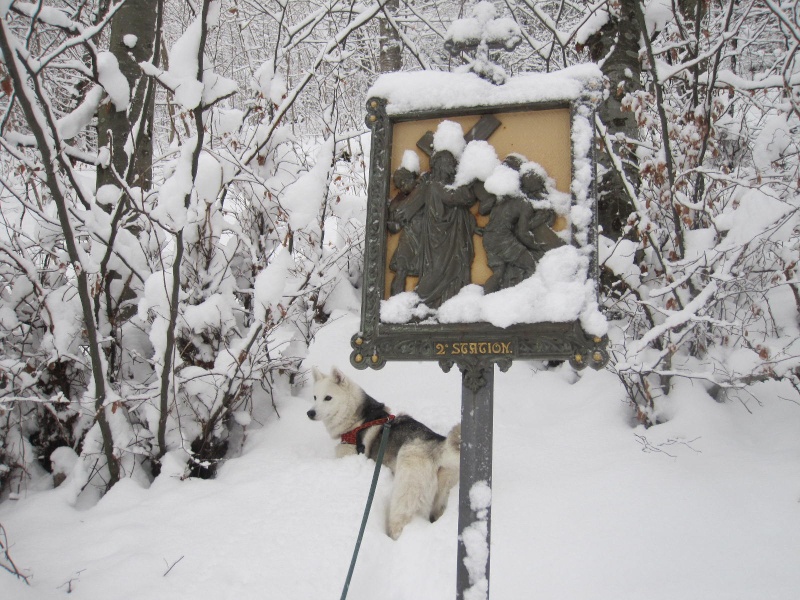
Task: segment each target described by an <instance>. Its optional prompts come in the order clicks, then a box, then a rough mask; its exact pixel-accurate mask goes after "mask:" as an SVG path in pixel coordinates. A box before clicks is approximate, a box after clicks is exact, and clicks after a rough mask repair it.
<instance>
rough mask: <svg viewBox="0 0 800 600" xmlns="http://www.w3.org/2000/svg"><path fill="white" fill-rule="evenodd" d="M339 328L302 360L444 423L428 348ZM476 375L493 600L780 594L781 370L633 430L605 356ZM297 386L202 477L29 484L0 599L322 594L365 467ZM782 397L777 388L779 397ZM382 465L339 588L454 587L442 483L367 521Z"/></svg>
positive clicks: (357, 502)
mask: <svg viewBox="0 0 800 600" xmlns="http://www.w3.org/2000/svg"><path fill="white" fill-rule="evenodd" d="M357 327H358V323H357V319H356V318H355V317H353V316H349V315H346V316H340V318H338V319H337V320H336V321H334V322H333V323H332V324H331V325H329V326H328V327H326V328H325V329H324V330H323V331H322V332H321V333H320V334H319V335H318V338H317V342H316V344H315V345H314V347H313V348H312V351H311V355H310V358H309V365H310V364H317V365H318V366H320V367H321V368H323V369H327V368H329V367H330V366H331V365H333V364H336V365H338V366H340V367H342V368H343V369H344V370H345V371H346V372H347V373H348V374H349V375H351V376H352V377H354V378H355V379H356V381H358V382H359V383H361V385H362V386H363V387H365V388H366V389H367V391H369V392H370V393H371V394H372V395H374V396H376V397H378V398H379V399H381V400H383V401H385V402H387V403H388V404H389V405H390V406H391V407H392V408H393V409H394V410H395V411H404V412H408V413H410V414H412V415H414V416H416V417H418V418H419V419H420V420H423V421H424V422H426V423H428V424H429V425H430V426H431V427H433V428H434V429H436V430H438V431H440V432H446V431H447V430H449V428H450V427H451V426H452V425H453V424H454V423H455V422H456V421H457V420H458V418H459V404H460V376H459V374H458V373H457V372H452V373H449V374H444V373H442V372H441V371H440V370H439V368H438V366H437V365H436V364H435V363H405V364H404V363H393V364H390V365H388V366H387V367H386V368H384V369H383V370H382V371H377V372H363V373H362V372H356V371H354V370H352V369H351V368H350V367H349V364H348V356H349V340H350V336H351V334H352V333H353V331H355V330H356V329H357ZM535 366H537V364H534V363H521V362H520V363H515V364H514V366H513V367H512V369H511V370H510V371H509V372H508V373H504V374H498V375H497V376H496V378H495V386H496V388H495V417H494V419H495V434H494V436H495V437H494V442H495V445H494V448H495V450H494V486H493V506H492V517H493V520H492V564H491V598H492V599H493V600H500V599H518V598H537V599H542V600H547V599H554V600H562V599H573V598H574V599H581V600H589V599H603V600H622V599H627V598H631V599H633V598H636V599H637V600H639V599H644V600H658V599H665V600H667V599H668V600H691V599H694V598H697V599H702V600H719V599H741V600H755V599H769V600H784V599H785V600H794V599H796V598H798V597H800V406H798V405H797V404H795V403H792V402H790V401H787V400H783V399H782V396H784V394H782V390H781V388H780V387H779V386H777V385H774V384H770V385H764V386H762V388H761V389H760V390H759V392H760V400H761V404H759V403H758V402H756V401H755V400H754V399H753V398H749V399H748V398H746V397H742V398H741V399H740V400H741V401H739V400H730V401H728V402H726V403H717V402H715V401H714V400H712V399H711V398H710V397H708V396H707V395H705V393H704V392H703V390H702V388H701V387H700V386H698V385H695V386H693V385H692V384H691V382H685V383H680V384H679V385H678V386H677V389H676V391H675V393H674V394H673V397H672V398H671V399H670V402H671V407H670V409H671V411H670V412H671V414H672V418H671V420H670V421H668V422H667V423H665V424H663V425H658V426H655V427H652V428H651V429H649V430H645V429H643V428H642V427H641V426H635V424H633V423H632V422H631V420H630V414H631V413H630V410H629V409H628V407H627V406H626V405H625V403H624V401H623V399H624V395H623V392H622V390H621V388H620V386H619V383H618V382H617V380H616V379H615V377H614V376H613V375H611V374H610V373H608V372H592V371H587V372H583V373H581V374H579V375H576V374H574V373H573V372H572V371H571V370H570V369H569V368H568V367H562V368H558V369H555V370H550V371H545V370H540V371H538V372H537V371H536V370H535V368H534V367H535ZM309 394H310V391H309V390H308V389H305V390H303V391H302V393H301V394H300V397H284V398H279V399H278V409H279V412H280V418H278V417H277V416H276V415H275V414H274V413H273V414H271V415H270V416H269V417H268V418H267V419H265V422H264V423H263V427H261V428H259V429H255V428H254V427H251V430H250V432H249V435H248V438H247V441H246V444H245V448H244V452H243V455H242V456H241V457H240V458H236V459H234V460H231V461H229V462H228V463H227V464H226V465H224V466H223V467H222V468H221V470H220V472H219V475H218V477H217V478H216V479H214V480H209V481H201V480H186V481H181V480H179V479H177V478H171V477H169V476H162V477H160V478H159V479H157V480H156V481H155V482H154V483H153V485H152V486H151V487H150V488H149V489H144V488H142V487H140V485H139V484H138V483H135V482H133V481H131V480H126V481H122V482H121V483H119V484H118V485H117V486H116V487H114V489H112V491H111V492H110V493H109V494H108V495H107V496H106V497H104V498H103V499H102V500H101V501H100V502H99V503H98V504H97V505H96V506H94V507H92V508H89V509H86V510H77V509H75V508H73V507H71V506H70V505H69V504H68V503H67V501H66V493H65V492H64V491H63V490H62V489H61V488H57V489H54V490H44V491H29V492H28V493H27V494H26V495H25V496H24V497H23V498H21V499H20V500H17V501H7V502H5V503H4V504H2V505H0V523H1V524H2V525H3V526H4V527H5V529H6V531H7V533H8V536H9V541H10V542H11V544H12V545H11V555H12V557H13V558H14V560H15V562H16V564H17V566H18V567H20V568H21V569H24V570H25V572H26V573H29V574H30V575H31V579H30V582H31V585H30V587H28V586H26V585H24V584H23V583H22V582H20V581H19V580H17V579H15V578H14V577H12V576H11V575H9V574H8V573H6V572H5V571H0V598H3V599H4V600H5V599H9V600H12V599H13V600H17V599H19V600H30V599H49V598H62V597H64V596H65V595H66V594H68V593H69V594H70V597H71V598H75V599H80V600H117V599H119V600H134V599H141V600H159V599H170V600H180V599H184V598H185V599H187V600H189V599H191V600H198V599H213V600H222V599H227V598H230V599H237V600H248V599H251V598H252V599H256V598H258V599H264V598H267V599H273V598H274V599H281V600H311V599H313V600H324V599H327V598H331V599H338V598H339V597H340V594H341V589H342V584H343V582H344V578H345V575H346V573H347V567H348V564H349V560H350V556H351V553H352V550H353V544H354V542H355V538H356V534H357V532H358V527H359V523H360V519H361V514H362V510H363V506H364V502H365V500H366V495H367V491H368V488H369V483H370V479H371V476H372V470H373V463H371V462H369V461H368V460H366V459H365V458H364V457H363V456H352V457H348V458H345V459H341V460H336V459H334V458H333V454H334V444H335V442H334V441H333V440H331V439H329V438H328V437H327V435H326V433H325V431H324V428H323V427H322V426H321V425H320V424H319V423H314V422H311V421H310V420H309V419H308V418H307V417H306V415H305V412H306V410H308V408H309V406H310V402H309V399H308V398H309ZM787 395H788V394H787ZM390 484H391V475H390V474H389V473H386V472H384V473H382V475H381V481H380V484H379V486H378V492H377V494H376V499H375V504H374V506H373V513H372V517H371V519H370V522H369V524H368V526H367V531H366V534H365V538H364V542H363V544H362V550H361V556H360V559H359V563H358V566H357V567H356V571H355V575H354V578H353V584H352V586H351V590H350V594H349V596H348V597H349V598H350V599H351V600H367V599H369V600H375V599H381V600H410V599H414V600H417V599H431V600H433V599H436V600H439V599H448V598H455V567H456V564H455V561H456V556H455V555H456V536H457V531H456V529H457V504H458V498H457V490H454V491H453V493H452V494H451V497H450V505H449V507H448V510H447V512H446V513H445V515H444V517H443V518H442V519H441V520H440V521H438V522H437V523H435V524H432V525H431V524H429V523H428V522H427V521H425V520H423V519H422V518H419V519H417V520H416V521H414V522H412V523H411V524H410V525H409V526H408V527H407V528H406V529H405V531H404V532H403V534H402V536H401V538H400V539H399V540H398V541H397V542H393V541H392V540H391V539H389V538H388V537H387V536H386V535H385V534H384V531H383V516H384V514H385V509H386V503H387V499H388V491H389V488H390Z"/></svg>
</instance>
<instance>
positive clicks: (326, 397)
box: [323, 396, 331, 402]
mask: <svg viewBox="0 0 800 600" xmlns="http://www.w3.org/2000/svg"><path fill="white" fill-rule="evenodd" d="M330 399H331V397H330V396H325V398H323V400H325V402H327V401H328V400H330Z"/></svg>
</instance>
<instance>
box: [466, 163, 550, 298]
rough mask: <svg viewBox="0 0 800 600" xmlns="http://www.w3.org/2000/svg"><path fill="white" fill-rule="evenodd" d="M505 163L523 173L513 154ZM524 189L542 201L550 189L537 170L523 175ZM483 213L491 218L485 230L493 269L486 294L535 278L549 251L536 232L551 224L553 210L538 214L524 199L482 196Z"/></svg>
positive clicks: (485, 239) (485, 245)
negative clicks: (533, 276) (536, 236)
mask: <svg viewBox="0 0 800 600" xmlns="http://www.w3.org/2000/svg"><path fill="white" fill-rule="evenodd" d="M504 163H505V164H506V165H507V166H509V167H511V168H513V169H514V170H519V168H520V166H521V165H522V160H520V157H517V156H513V155H512V156H509V157H508V158H507V159H506V160H505V161H504ZM521 187H522V190H523V192H525V194H526V195H527V196H529V197H530V198H531V199H540V198H541V197H542V195H543V194H544V192H545V189H546V188H545V181H544V178H543V177H542V176H541V175H540V174H539V173H536V172H535V171H528V172H526V173H525V174H524V175H523V180H522V181H521ZM479 212H480V214H482V215H487V214H489V215H490V217H489V223H488V224H487V225H486V227H485V228H484V231H483V246H484V248H485V249H486V255H487V260H488V263H489V268H491V269H492V276H491V277H490V278H489V279H488V280H487V281H486V283H485V284H484V286H483V288H484V291H485V293H487V294H490V293H492V292H496V291H497V290H500V289H503V288H507V287H511V286H513V285H516V284H517V283H519V282H520V281H522V280H523V279H526V278H528V277H530V276H531V275H533V273H534V272H535V271H536V265H537V264H538V262H539V260H540V259H541V258H542V256H543V255H544V253H545V251H546V248H545V247H544V245H543V244H541V243H540V242H539V241H538V240H537V239H536V238H535V236H534V234H533V230H534V229H536V228H537V227H539V226H540V225H542V224H546V225H548V226H549V225H551V224H552V220H553V217H554V214H553V213H552V211H537V210H536V209H534V207H533V205H532V204H531V202H530V200H529V199H528V198H525V197H523V196H494V195H491V194H481V205H480V210H479Z"/></svg>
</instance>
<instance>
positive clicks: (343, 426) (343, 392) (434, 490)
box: [308, 367, 461, 540]
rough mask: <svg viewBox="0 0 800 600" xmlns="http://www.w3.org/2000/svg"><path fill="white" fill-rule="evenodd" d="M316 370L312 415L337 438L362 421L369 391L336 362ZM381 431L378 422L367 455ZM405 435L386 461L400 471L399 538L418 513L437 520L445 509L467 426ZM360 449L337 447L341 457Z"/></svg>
mask: <svg viewBox="0 0 800 600" xmlns="http://www.w3.org/2000/svg"><path fill="white" fill-rule="evenodd" d="M312 375H313V378H314V406H313V408H312V409H311V410H310V411H308V416H309V417H310V418H311V419H312V420H315V421H316V420H319V421H322V423H323V424H324V425H325V428H326V429H327V430H328V433H329V434H330V436H331V437H332V438H334V439H338V438H340V437H341V435H342V434H344V433H347V432H348V431H351V430H353V429H355V428H356V427H357V426H359V425H361V424H362V422H361V418H360V414H361V408H362V406H363V404H364V402H365V401H366V398H367V396H366V394H365V393H364V391H363V390H362V389H361V388H360V387H359V386H358V385H357V384H356V383H355V382H353V381H351V380H350V379H348V378H347V377H346V376H345V375H344V374H343V373H342V372H341V371H340V370H339V369H337V368H335V367H334V368H333V370H332V371H331V374H330V375H324V374H323V373H321V372H320V371H319V370H318V369H317V368H316V367H314V368H313V369H312ZM387 410H388V407H387ZM380 432H381V427H377V426H376V427H370V428H369V429H368V430H367V431H366V432H365V435H364V440H363V441H364V447H365V453H366V454H369V451H370V448H371V447H372V445H373V444H375V443H378V436H379V434H380ZM401 438H402V439H403V440H404V441H403V443H402V445H401V446H400V448H399V450H397V451H396V452H392V451H387V452H386V454H385V457H384V464H385V465H386V466H387V467H388V468H389V469H391V470H392V472H393V473H394V487H393V488H392V496H391V499H390V501H389V513H388V515H387V524H386V528H387V533H388V534H389V536H390V537H391V538H392V539H395V540H396V539H397V538H398V537H400V534H401V533H402V531H403V528H404V527H405V526H406V525H407V524H408V523H409V522H410V521H411V519H413V518H414V516H415V515H417V514H422V515H424V516H426V517H429V518H430V520H431V522H433V521H436V520H437V519H438V518H439V517H441V516H442V513H444V510H445V508H446V506H447V499H448V496H449V494H450V490H451V489H452V488H453V486H455V484H456V483H457V482H458V472H459V460H460V458H459V445H460V440H461V426H460V425H456V427H454V428H453V430H452V431H451V432H450V434H449V435H448V437H447V439H445V440H444V441H437V440H432V439H425V438H415V437H408V435H404V436H401ZM389 446H390V447H391V446H392V444H389ZM354 452H355V447H354V446H352V445H348V444H339V445H338V446H337V449H336V455H337V456H345V455H347V454H352V453H354Z"/></svg>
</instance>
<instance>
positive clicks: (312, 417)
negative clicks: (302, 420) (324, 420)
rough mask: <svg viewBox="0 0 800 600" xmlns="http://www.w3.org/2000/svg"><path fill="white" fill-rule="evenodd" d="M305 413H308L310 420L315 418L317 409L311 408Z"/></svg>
mask: <svg viewBox="0 0 800 600" xmlns="http://www.w3.org/2000/svg"><path fill="white" fill-rule="evenodd" d="M306 414H307V415H308V418H309V419H311V420H312V421H313V420H314V419H316V418H317V411H315V410H314V409H313V408H312V409H311V410H310V411H308V412H307V413H306Z"/></svg>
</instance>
